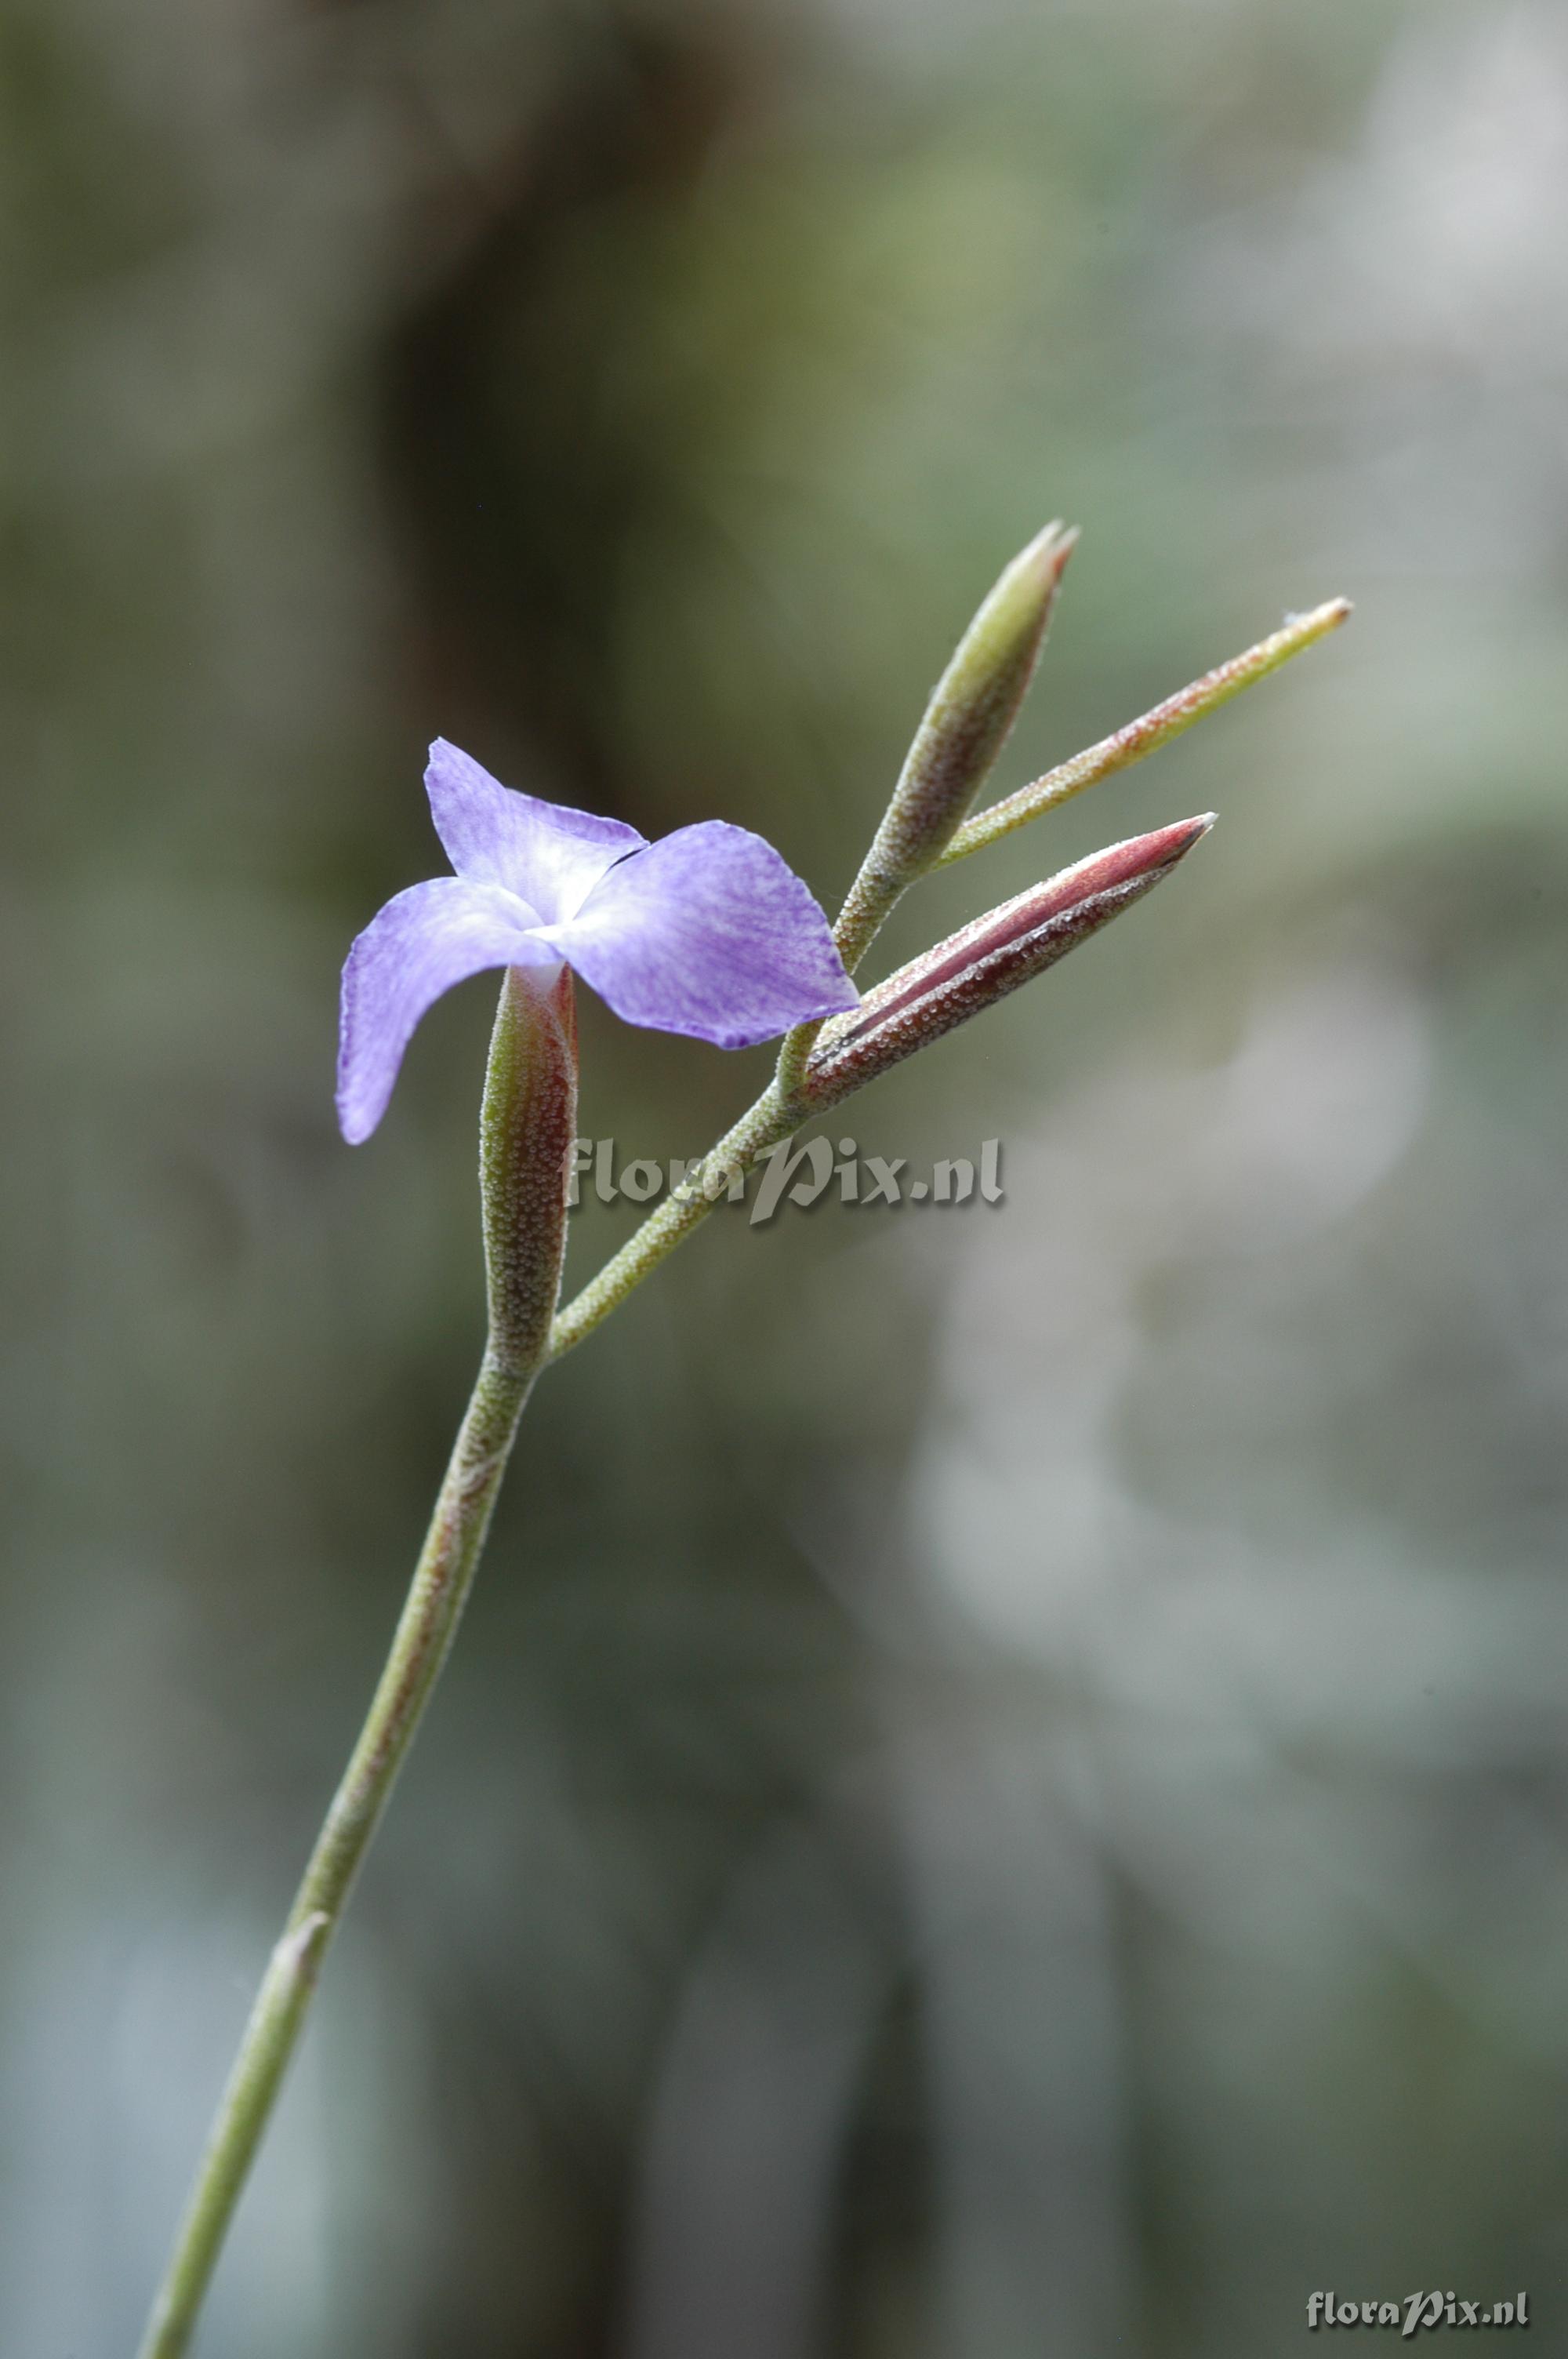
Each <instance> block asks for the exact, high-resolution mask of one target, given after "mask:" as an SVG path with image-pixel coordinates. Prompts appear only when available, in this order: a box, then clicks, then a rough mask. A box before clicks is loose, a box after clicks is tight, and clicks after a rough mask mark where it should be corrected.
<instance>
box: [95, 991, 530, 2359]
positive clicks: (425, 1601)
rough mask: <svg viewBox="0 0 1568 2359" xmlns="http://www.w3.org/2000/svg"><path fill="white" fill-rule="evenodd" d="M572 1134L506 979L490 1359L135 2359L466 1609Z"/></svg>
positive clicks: (485, 1184)
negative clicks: (390, 1645) (389, 1649)
mask: <svg viewBox="0 0 1568 2359" xmlns="http://www.w3.org/2000/svg"><path fill="white" fill-rule="evenodd" d="M576 1131H577V1037H576V1024H575V1020H574V1016H573V1010H572V998H571V979H570V977H569V975H567V974H565V973H562V974H561V975H560V976H559V978H558V980H557V981H556V982H555V983H554V984H553V985H552V986H551V987H550V988H549V989H548V990H547V992H543V993H542V992H541V991H540V990H539V989H538V987H537V984H536V983H535V980H534V979H533V978H532V977H530V976H529V975H528V974H527V973H524V972H523V971H522V970H519V969H516V968H514V969H513V970H512V971H511V972H510V973H508V975H507V977H506V980H505V982H504V984H503V986H502V992H501V1004H500V1006H499V1008H498V1010H497V1013H496V1019H495V1030H494V1034H493V1036H492V1040H491V1049H490V1062H489V1066H488V1069H487V1071H486V1076H485V1089H484V1105H483V1112H482V1114H481V1131H480V1135H481V1192H482V1200H483V1215H484V1240H485V1266H486V1279H487V1285H488V1293H489V1301H490V1326H489V1333H488V1336H487V1339H486V1343H485V1351H484V1357H483V1359H482V1361H481V1364H480V1371H479V1375H478V1379H477V1381H476V1382H475V1385H474V1388H473V1394H472V1397H471V1398H470V1401H469V1406H468V1411H467V1414H466V1415H465V1417H464V1419H463V1421H462V1425H461V1427H460V1430H459V1433H458V1438H457V1442H456V1445H455V1447H454V1449H453V1451H452V1455H451V1459H450V1462H449V1465H448V1468H447V1473H446V1479H445V1481H444V1482H443V1483H442V1484H441V1489H440V1494H439V1496H438V1499H437V1501H436V1510H435V1514H434V1516H433V1517H431V1521H430V1528H429V1532H428V1534H427V1538H426V1541H425V1546H424V1549H423V1550H422V1552H421V1554H420V1558H419V1561H418V1564H417V1566H416V1569H415V1574H414V1580H413V1584H412V1586H411V1587H410V1589H409V1592H408V1596H407V1600H406V1603H405V1605H404V1608H403V1613H402V1615H401V1617H400V1619H399V1621H398V1625H397V1630H396V1634H395V1637H394V1639H393V1642H392V1651H391V1653H390V1654H389V1655H388V1657H387V1659H386V1667H385V1669H384V1671H383V1672H382V1675H381V1680H380V1683H379V1685H378V1686H377V1688H376V1690H375V1695H374V1697H373V1701H372V1703H371V1707H370V1711H369V1712H368V1714H367V1715H366V1718H365V1723H364V1726H363V1728H362V1730H361V1732H360V1738H359V1742H358V1744H357V1745H355V1747H354V1750H353V1755H352V1756H351V1760H350V1762H349V1766H348V1768H347V1770H346V1771H345V1772H344V1775H343V1779H342V1782H341V1785H340V1786H339V1788H338V1790H337V1793H336V1794H335V1795H334V1797H333V1799H332V1804H331V1808H330V1810H329V1811H328V1813H327V1819H326V1823H325V1824H324V1825H323V1827H322V1829H321V1832H320V1834H319V1837H318V1838H317V1843H316V1848H315V1850H314V1851H313V1852H312V1854H311V1855H310V1861H309V1864H308V1866H307V1868H306V1871H305V1875H304V1877H303V1879H302V1880H301V1883H300V1886H299V1889H298V1892H297V1895H296V1896H295V1901H294V1906H293V1908H291V1909H290V1911H289V1915H288V1922H287V1925H286V1926H285V1928H284V1931H283V1935H282V1938H281V1940H279V1941H278V1943H277V1946H276V1949H275V1950H274V1951H273V1953H272V1959H271V1962H270V1963H269V1964H268V1967H267V1970H266V1973H265V1976H264V1978H263V1981H262V1985H261V1988H260V1990H259V1992H258V1993H257V1995H256V1999H255V2004H254V2006H253V2008H252V2010H251V2016H250V2020H249V2022H248V2023H247V2024H246V2026H245V2030H244V2035H243V2038H242V2040H241V2043H240V2052H239V2055H238V2057H237V2058H236V2059H235V2062H234V2066H233V2070H232V2072H231V2074H230V2076H229V2082H228V2086H227V2087H226V2088H225V2090H224V2092H223V2095H222V2100H221V2102H220V2104H219V2107H218V2112H217V2115H216V2117H215V2119H214V2121H213V2125H212V2130H211V2136H210V2137H209V2140H208V2144H207V2150H206V2153H205V2155H204V2156H203V2158H202V2160H201V2166H200V2171H199V2173H198V2176H197V2180H196V2186H195V2189H194V2191H193V2192H192V2195H191V2198H190V2202H189V2207H188V2209H187V2212H186V2215H185V2219H184V2221H183V2223H181V2227H180V2231H179V2236H178V2243H177V2244H176V2246H175V2250H174V2256H173V2258H172V2259H171V2261H170V2263H169V2267H168V2274H167V2276H166V2277H165V2279H164V2283H163V2286H162V2288H161V2289H160V2292H159V2294H158V2298H157V2304H156V2306H155V2308H154V2310H153V2314H152V2318H151V2321H150V2322H149V2324H148V2327H147V2331H146V2339H145V2340H144V2342H143V2343H142V2349H141V2359H179V2354H181V2353H182V2352H184V2351H185V2350H186V2348H187V2347H188V2345H189V2341H190V2336H191V2333H192V2332H193V2330H194V2327H195V2324H196V2319H197V2313H198V2311H199V2310H200V2305H201V2300H202V2297H203V2296H204V2294H205V2293H206V2290H207V2285H208V2280H209V2279H210V2278H211V2274H212V2270H213V2267H214V2266H215V2264H216V2262H217V2259H218V2255H219V2251H220V2249H221V2247H222V2242H223V2237H224V2235H225V2234H226V2232H227V2229H228V2225H229V2222H230V2220H231V2218H232V2214H233V2210H234V2206H235V2204H236V2202H237V2201H238V2200H239V2195H240V2190H241V2189H242V2187H243V2184H244V2181H245V2178H246V2175H247V2173H248V2171H249V2169H250V2166H251V2162H252V2159H253V2158H254V2154H255V2150H256V2147H257V2145H258V2143H259V2142H260V2139H261V2136H262V2133H263V2131H264V2130H265V2127H266V2125H267V2122H268V2120H269V2118H270V2116H271V2114H272V2109H273V2105H274V2104H275V2102H276V2097H277V2093H278V2089H279V2086H280V2084H281V2082H282V2080H283V2075H284V2071H285V2070H286V2068H287V2063H288V2060H289V2058H290V2057H291V2056H292V2054H293V2052H294V2048H295V2044H296V2042H297V2039H298V2037H299V2033H300V2029H301V2027H302V2026H303V2024H304V2021H305V2017H306V2012H307V2010H308V2006H309V2004H310V1999H311V1995H312V1994H313V1992H314V1989H315V1984H316V1977H317V1974H318V1973H319V1970H320V1965H321V1961H322V1959H323V1958H324V1957H325V1955H326V1952H327V1949H328V1946H329V1944H330V1941H331V1939H332V1936H333V1934H334V1933H335V1932H336V1931H337V1930H338V1926H339V1924H340V1922H341V1919H342V1914H343V1909H344V1907H345V1906H346V1904H347V1901H348V1897H349V1893H350V1891H351V1887H352V1885H353V1880H354V1875H355V1873H356V1871H357V1870H358V1867H359V1864H360V1862H361V1860H362V1858H363V1857H364V1854H365V1851H366V1849H367V1847H368V1845H369V1843H370V1840H371V1837H372V1836H373V1834H374V1832H375V1830H376V1827H377V1825H378V1824H379V1822H380V1820H381V1815H382V1812H383V1811H384V1810H385V1808H386V1804H387V1800H388V1798H389V1796H390V1795H391V1792H392V1788H393V1785H394V1783H395V1779H396V1777H397V1772H398V1770H399V1768H400V1767H401V1766H402V1763H403V1758H404V1756H405V1754H406V1752H407V1750H408V1746H409V1745H410V1743H411V1742H412V1739H413V1736H414V1732H415V1730H416V1728H417V1727H418V1725H419V1722H420V1720H421V1718H422V1717H423V1714H424V1711H425V1707H426V1705H427V1702H428V1701H429V1700H430V1693H431V1690H432V1689H433V1688H434V1687H435V1684H436V1681H437V1680H438V1677H439V1676H440V1671H441V1666H442V1664H443V1663H444V1662H445V1661H446V1658H447V1654H448V1651H449V1647H450V1646H451V1643H452V1637H453V1635H454V1633H455V1631H456V1629H457V1626H458V1621H459V1618H460V1615H461V1613H462V1610H463V1607H464V1605H465V1603H467V1600H468V1594H469V1590H470V1586H471V1585H472V1582H473V1577H474V1573H475V1571H477V1569H478V1565H479V1560H480V1556H481V1551H482V1549H483V1548H484V1541H485V1535H486V1533H487V1531H488V1530H489V1528H490V1517H491V1511H492V1508H493V1506H494V1505H495V1500H496V1495H497V1493H498V1492H499V1491H500V1489H501V1481H502V1477H503V1474H504V1473H505V1472H506V1462H507V1459H508V1457H509V1456H510V1454H511V1451H512V1443H513V1440H514V1436H515V1434H516V1431H517V1421H518V1419H519V1418H520V1417H521V1416H522V1414H523V1408H524V1402H525V1401H526V1400H527V1397H528V1394H529V1392H530V1390H531V1389H532V1386H533V1383H534V1379H535V1376H536V1375H537V1374H538V1372H539V1369H540V1368H541V1367H542V1366H543V1364H544V1362H545V1357H546V1350H547V1347H548V1342H549V1332H550V1320H551V1315H552V1313H553V1312H554V1310H555V1307H556V1299H557V1294H558V1293H559V1290H560V1277H561V1264H562V1260H563V1258H564V1256H565V1251H566V1233H567V1213H566V1191H567V1174H568V1169H569V1167H570V1162H571V1147H572V1140H573V1138H574V1136H576Z"/></svg>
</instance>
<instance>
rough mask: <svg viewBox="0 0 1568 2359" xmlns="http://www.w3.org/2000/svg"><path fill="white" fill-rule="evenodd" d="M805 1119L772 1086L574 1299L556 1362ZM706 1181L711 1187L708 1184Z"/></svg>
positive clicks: (559, 1323)
mask: <svg viewBox="0 0 1568 2359" xmlns="http://www.w3.org/2000/svg"><path fill="white" fill-rule="evenodd" d="M800 1118H801V1109H800V1107H799V1106H798V1105H796V1104H794V1103H791V1102H790V1101H788V1100H786V1099H784V1098H783V1097H781V1096H780V1094H779V1092H778V1090H777V1087H776V1085H774V1084H772V1083H770V1085H769V1087H768V1088H767V1089H765V1090H764V1091H763V1092H762V1096H761V1097H760V1098H759V1099H758V1100H757V1102H756V1103H755V1104H754V1105H751V1106H748V1107H747V1109H746V1111H745V1113H744V1114H742V1115H741V1119H740V1121H739V1122H738V1123H736V1124H735V1125H734V1126H733V1128H732V1129H730V1130H727V1131H726V1132H725V1134H724V1136H723V1137H722V1138H721V1139H720V1140H719V1144H718V1146H717V1147H714V1148H713V1149H712V1151H711V1153H709V1154H708V1155H706V1156H704V1158H703V1159H702V1161H701V1163H700V1164H699V1165H698V1166H697V1169H696V1170H695V1171H694V1172H692V1173H691V1174H690V1175H689V1176H688V1178H687V1181H686V1183H685V1184H684V1185H683V1186H682V1187H680V1188H678V1189H677V1190H676V1192H675V1193H674V1194H673V1195H670V1196H666V1197H665V1201H664V1202H663V1203H662V1204H661V1205H660V1206H659V1207H658V1210H657V1211H656V1212H650V1213H649V1215H648V1217H647V1219H646V1220H645V1221H644V1222H643V1224H642V1226H641V1227H640V1228H639V1229H638V1230H637V1231H636V1232H635V1234H633V1236H631V1237H629V1238H628V1239H627V1241H626V1243H625V1244H624V1245H622V1248H621V1250H620V1252H619V1253H618V1254H612V1255H611V1258H610V1259H609V1260H608V1261H607V1262H606V1263H605V1265H604V1267H603V1268H602V1269H601V1270H600V1273H599V1275H598V1277H593V1278H590V1279H589V1282H588V1284H587V1285H586V1286H585V1287H584V1288H582V1291H581V1292H580V1293H579V1294H575V1295H574V1296H573V1297H572V1299H571V1300H570V1301H569V1302H568V1304H567V1306H566V1308H565V1310H562V1311H561V1312H560V1313H559V1315H558V1316H557V1320H556V1323H555V1326H554V1328H553V1330H552V1331H551V1335H550V1357H551V1359H552V1360H558V1359H560V1358H561V1357H562V1355H563V1354H564V1353H568V1352H569V1351H571V1350H572V1348H573V1346H574V1345H575V1344H578V1343H581V1342H582V1341H583V1339H584V1337H585V1336H588V1335H591V1334H592V1332H593V1331H594V1329H595V1328H596V1327H598V1326H600V1324H601V1323H602V1322H603V1321H605V1320H606V1319H608V1318H609V1316H610V1314H611V1311H612V1310H618V1309H619V1308H620V1306H621V1304H622V1302H624V1301H625V1299H626V1297H627V1296H628V1295H629V1294H630V1293H631V1292H632V1290H633V1287H637V1286H641V1285H642V1283H643V1279H644V1278H645V1277H648V1276H649V1275H650V1273H651V1272H652V1271H654V1270H655V1269H657V1267H658V1266H659V1264H660V1263H661V1262H662V1261H663V1260H664V1259H665V1256H667V1255H669V1254H672V1253H674V1251H675V1249H676V1245H679V1244H680V1243H681V1242H682V1240H683V1239H684V1238H686V1237H688V1236H690V1234H691V1233H692V1231H693V1229H695V1228H697V1227H699V1226H700V1225H701V1223H703V1222H704V1221H705V1220H706V1219H707V1218H708V1214H709V1212H712V1210H713V1207H714V1205H715V1204H716V1203H718V1201H719V1198H720V1197H721V1195H722V1194H723V1193H724V1192H725V1182H726V1181H727V1180H728V1179H729V1178H730V1175H732V1174H736V1173H743V1172H746V1171H749V1170H750V1169H751V1168H752V1164H754V1163H755V1162H756V1160H757V1158H758V1157H759V1156H760V1155H765V1154H766V1153H767V1151H768V1149H769V1147H776V1146H777V1145H778V1144H779V1142H780V1140H781V1139H784V1138H787V1137H788V1136H789V1135H790V1132H791V1131H792V1130H793V1129H794V1128H795V1125H796V1123H797V1122H798V1121H799V1120H800ZM705 1179H707V1180H708V1183H709V1186H708V1188H705V1187H704V1185H703V1181H704V1180H705ZM709 1188H710V1189H711V1192H709Z"/></svg>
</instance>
